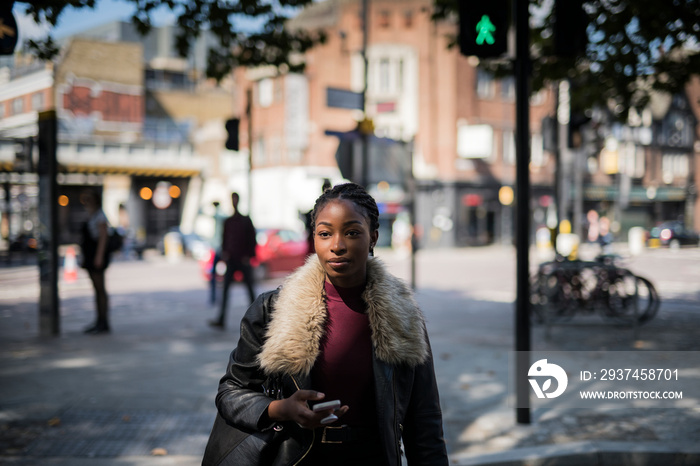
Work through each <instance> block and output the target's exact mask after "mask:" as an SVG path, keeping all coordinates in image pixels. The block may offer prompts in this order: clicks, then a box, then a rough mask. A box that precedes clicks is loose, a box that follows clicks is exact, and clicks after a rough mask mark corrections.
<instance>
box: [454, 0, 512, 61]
mask: <svg viewBox="0 0 700 466" xmlns="http://www.w3.org/2000/svg"><path fill="white" fill-rule="evenodd" d="M458 5H459V49H460V52H461V53H462V55H466V56H470V55H473V56H477V57H479V58H497V57H501V56H503V55H505V54H506V53H507V52H508V28H509V26H510V18H509V16H510V15H509V14H508V13H509V11H510V10H511V0H488V1H486V2H484V1H483V0H459V1H458Z"/></svg>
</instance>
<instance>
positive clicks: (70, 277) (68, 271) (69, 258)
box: [63, 246, 78, 283]
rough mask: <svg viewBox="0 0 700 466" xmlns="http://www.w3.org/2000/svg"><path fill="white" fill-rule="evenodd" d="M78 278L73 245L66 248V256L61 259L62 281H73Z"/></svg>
mask: <svg viewBox="0 0 700 466" xmlns="http://www.w3.org/2000/svg"><path fill="white" fill-rule="evenodd" d="M77 279H78V261H77V260H76V259H75V249H74V248H73V246H68V248H66V256H65V258H64V259H63V281H64V282H66V283H71V282H74V281H76V280H77Z"/></svg>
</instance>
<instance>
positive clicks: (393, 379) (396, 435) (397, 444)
mask: <svg viewBox="0 0 700 466" xmlns="http://www.w3.org/2000/svg"><path fill="white" fill-rule="evenodd" d="M391 389H392V392H393V395H394V429H396V426H399V429H400V430H401V431H403V429H402V428H401V427H402V426H401V424H399V419H398V409H397V403H396V370H394V371H393V372H392V373H391ZM394 444H395V445H394V446H395V448H396V459H397V461H398V462H399V463H398V464H401V433H399V432H396V430H394Z"/></svg>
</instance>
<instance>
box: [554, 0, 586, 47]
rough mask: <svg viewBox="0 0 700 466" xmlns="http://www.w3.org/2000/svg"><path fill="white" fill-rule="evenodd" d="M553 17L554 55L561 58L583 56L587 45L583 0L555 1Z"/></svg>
mask: <svg viewBox="0 0 700 466" xmlns="http://www.w3.org/2000/svg"><path fill="white" fill-rule="evenodd" d="M554 15H555V17H554V54H555V55H556V56H557V57H562V58H574V57H577V56H579V55H583V54H584V53H585V52H586V45H587V44H588V36H587V35H586V27H587V26H588V16H587V15H586V12H585V11H584V10H583V0H555V2H554Z"/></svg>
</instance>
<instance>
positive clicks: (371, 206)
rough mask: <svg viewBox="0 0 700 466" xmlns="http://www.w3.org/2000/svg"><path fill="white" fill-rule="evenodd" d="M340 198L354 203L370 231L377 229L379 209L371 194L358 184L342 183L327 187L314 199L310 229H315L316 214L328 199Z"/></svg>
mask: <svg viewBox="0 0 700 466" xmlns="http://www.w3.org/2000/svg"><path fill="white" fill-rule="evenodd" d="M336 199H342V200H347V201H350V202H352V203H353V204H355V206H357V207H358V208H359V209H360V212H362V214H363V215H364V216H365V218H366V219H367V220H368V221H369V229H370V232H373V231H376V230H378V229H379V209H378V208H377V203H376V201H375V200H374V198H373V197H372V196H370V194H369V193H368V192H367V190H365V188H363V187H362V186H360V185H359V184H356V183H344V184H338V185H335V186H334V187H333V188H330V189H327V190H326V191H324V192H323V194H321V195H320V196H319V197H318V199H316V204H315V205H314V210H312V211H311V231H315V230H316V216H317V215H318V213H319V212H320V211H321V209H323V208H324V207H325V206H326V205H327V204H328V203H329V202H330V201H333V200H336Z"/></svg>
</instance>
